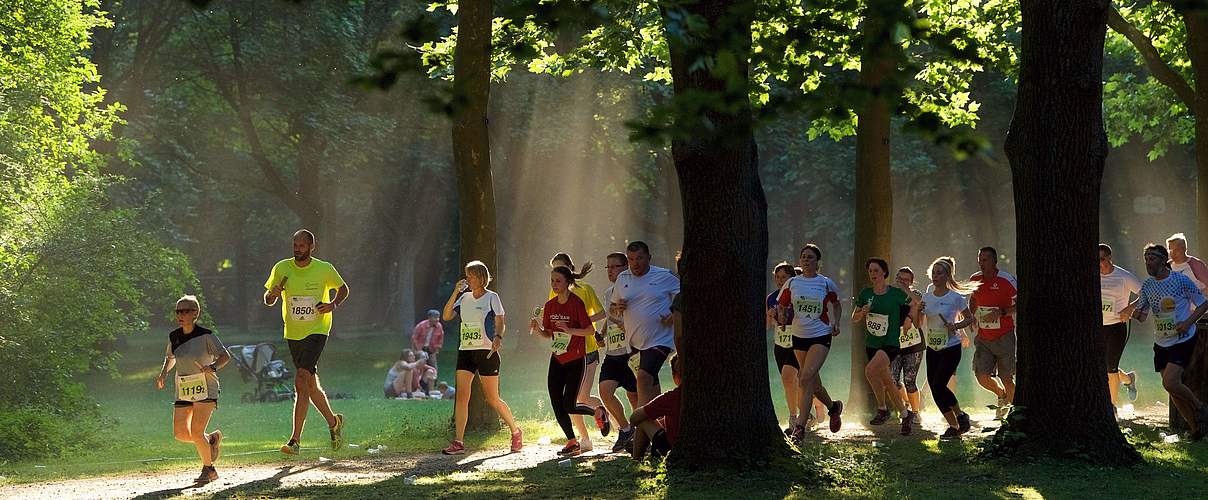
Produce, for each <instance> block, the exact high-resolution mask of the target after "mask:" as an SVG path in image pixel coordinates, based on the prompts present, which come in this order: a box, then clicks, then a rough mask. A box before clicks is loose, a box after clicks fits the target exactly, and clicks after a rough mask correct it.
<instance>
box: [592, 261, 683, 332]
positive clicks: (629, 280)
mask: <svg viewBox="0 0 1208 500" xmlns="http://www.w3.org/2000/svg"><path fill="white" fill-rule="evenodd" d="M679 291H680V281H679V278H677V277H675V275H674V274H671V271H668V270H666V269H664V268H661V267H656V266H650V270H649V271H646V274H643V275H641V276H634V275H633V273H631V272H629V270H628V269H626V270H625V271H624V272H622V273H621V275H620V276H617V282H616V283H615V284H613V286H612V298H611V299H610V301H609V303H610V304H611V303H613V302H617V301H620V300H622V299H624V300H626V301H628V303H627V304H626V306H625V313H624V318H623V319H624V323H625V335H626V336H627V337H629V345H631V346H633V347H635V348H637V349H638V350H646V349H650V348H652V347H654V346H663V347H669V348H672V349H674V348H675V328H674V327H672V325H664V324H663V321H662V319H661V318H663V317H664V316H667V315H668V314H671V299H672V298H674V297H675V294H677V293H679Z"/></svg>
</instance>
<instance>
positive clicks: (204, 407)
mask: <svg viewBox="0 0 1208 500" xmlns="http://www.w3.org/2000/svg"><path fill="white" fill-rule="evenodd" d="M214 407H215V405H214V403H193V415H192V417H191V418H189V437H190V438H192V439H191V440H192V441H193V446H195V447H197V455H198V456H200V457H201V465H206V466H210V465H214V461H213V459H212V458H213V457H211V456H210V436H209V434H206V426H207V425H209V424H210V415H211V414H213V413H214Z"/></svg>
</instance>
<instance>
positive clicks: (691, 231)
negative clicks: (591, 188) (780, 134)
mask: <svg viewBox="0 0 1208 500" xmlns="http://www.w3.org/2000/svg"><path fill="white" fill-rule="evenodd" d="M660 10H661V14H662V17H663V20H664V22H665V23H666V26H667V40H668V45H669V48H670V54H671V75H672V79H673V88H674V91H675V95H676V98H677V99H681V98H682V97H683V96H685V95H686V94H687V95H690V96H694V97H695V98H697V99H699V100H700V101H705V102H707V104H705V105H704V108H705V109H702V110H695V111H694V112H681V113H680V114H679V115H678V116H677V117H676V130H675V131H674V134H675V135H674V137H675V138H674V139H673V140H672V144H671V150H672V155H673V157H674V160H675V167H676V172H677V174H678V177H679V185H680V190H681V194H682V199H683V213H684V228H685V230H684V257H683V258H684V259H685V261H684V262H685V272H684V274H683V275H682V276H681V279H682V281H681V290H682V294H683V299H682V300H683V304H684V317H683V321H684V328H683V329H684V342H683V345H682V346H681V350H680V355H681V356H683V359H682V361H681V363H683V364H682V367H683V372H682V377H683V383H682V384H681V387H682V391H683V401H682V411H683V413H682V418H681V420H680V422H681V423H680V426H681V427H680V434H679V439H678V441H677V442H676V445H675V450H674V451H673V452H672V454H671V457H670V458H669V462H668V465H669V467H671V468H673V469H675V470H680V471H691V470H699V469H720V468H727V469H739V470H746V468H747V467H750V466H753V465H755V464H757V463H766V462H767V461H768V460H770V459H772V458H774V457H778V456H784V455H785V453H786V451H787V449H786V443H785V440H784V436H783V434H781V431H780V429H779V427H778V426H777V421H776V413H775V410H774V408H773V406H772V398H771V392H770V384H769V382H768V366H767V349H766V345H765V342H764V326H763V325H764V323H763V322H764V319H763V308H762V300H763V295H764V287H765V285H766V274H767V273H766V272H765V270H764V265H765V263H766V260H767V254H768V247H767V241H768V225H767V200H766V199H765V198H764V192H763V186H762V185H761V184H760V179H759V169H758V153H757V150H756V145H755V138H754V133H753V131H752V129H751V127H752V115H751V109H750V104H749V101H748V97H747V82H748V80H749V77H748V70H749V68H748V60H749V57H750V54H751V21H752V18H753V15H754V13H755V4H754V2H753V1H752V0H701V1H698V2H694V3H686V4H681V3H670V2H667V3H662V4H660ZM686 16H693V17H696V16H699V19H700V20H701V22H702V23H704V26H705V28H704V29H694V28H692V27H690V26H687V25H685V23H682V22H681V21H680V20H682V19H684V18H685V17H686ZM723 59H725V60H726V63H727V64H733V65H734V66H733V67H731V68H728V69H729V72H727V71H726V70H722V69H718V71H717V72H716V73H714V72H711V71H710V70H709V69H708V68H707V67H706V66H707V65H703V64H699V63H698V62H699V61H702V60H708V61H719V60H723ZM694 102H699V101H694ZM696 113H699V114H696Z"/></svg>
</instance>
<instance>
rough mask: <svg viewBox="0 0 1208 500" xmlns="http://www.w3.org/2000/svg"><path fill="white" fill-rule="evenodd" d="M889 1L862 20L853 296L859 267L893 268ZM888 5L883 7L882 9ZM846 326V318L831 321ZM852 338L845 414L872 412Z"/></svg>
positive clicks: (856, 338)
mask: <svg viewBox="0 0 1208 500" xmlns="http://www.w3.org/2000/svg"><path fill="white" fill-rule="evenodd" d="M894 3H895V2H894V1H893V0H890V1H888V2H887V1H886V0H875V1H872V2H869V6H868V7H867V8H866V12H867V14H866V15H865V19H864V48H863V49H862V53H861V67H860V86H861V87H863V88H864V90H865V92H867V95H866V97H865V101H864V103H863V104H862V105H861V107H860V110H859V112H858V117H859V118H858V120H857V123H856V187H855V198H856V207H855V208H856V209H855V216H856V229H855V245H856V246H855V254H854V256H853V259H852V267H851V269H852V294H853V295H855V293H856V292H858V291H859V290H860V289H862V288H864V287H866V286H869V281H868V273H867V272H865V269H864V262H865V261H867V260H868V258H870V257H880V258H882V259H885V260H886V261H890V262H892V258H891V257H892V256H891V255H890V254H891V251H892V248H893V246H892V245H893V190H892V189H891V184H890V183H891V182H892V181H893V180H892V178H891V176H890V156H889V137H890V134H891V125H890V109H889V97H890V96H888V95H887V89H886V87H885V83H886V80H887V78H888V77H891V76H892V75H893V72H894V71H896V69H897V64H896V58H895V57H894V51H895V45H894V44H893V41H892V39H891V37H890V30H891V29H892V26H893V24H892V23H891V22H890V20H888V19H884V18H882V17H881V14H880V13H882V12H885V11H886V10H887V9H893V8H894ZM886 4H888V5H886ZM835 320H836V321H846V318H835ZM850 332H851V381H852V383H851V386H850V388H849V390H848V391H849V392H848V396H847V398H848V401H847V403H848V408H849V409H850V410H851V411H852V413H853V414H860V413H864V412H869V411H871V410H872V409H874V408H876V404H875V399H874V398H873V395H872V391H870V390H869V388H868V385H867V384H865V383H864V382H863V381H864V379H865V377H864V366H865V365H866V364H868V356H867V355H866V354H865V352H864V329H863V328H862V327H859V326H856V327H853V328H851V329H850Z"/></svg>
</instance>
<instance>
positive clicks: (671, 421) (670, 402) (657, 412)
mask: <svg viewBox="0 0 1208 500" xmlns="http://www.w3.org/2000/svg"><path fill="white" fill-rule="evenodd" d="M642 411H644V412H646V416H647V417H650V418H652V419H656V420H659V423H660V424H662V426H663V430H665V431H667V442H668V443H671V446H672V447H673V448H674V447H675V438H676V437H678V436H679V427H680V387H679V386H676V387H675V389H671V390H670V391H667V392H664V393H662V394H660V395H658V397H655V398H654V399H652V400H650V402H649V403H646V406H643V407H642Z"/></svg>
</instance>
